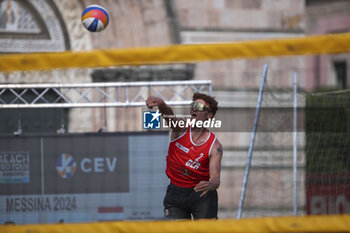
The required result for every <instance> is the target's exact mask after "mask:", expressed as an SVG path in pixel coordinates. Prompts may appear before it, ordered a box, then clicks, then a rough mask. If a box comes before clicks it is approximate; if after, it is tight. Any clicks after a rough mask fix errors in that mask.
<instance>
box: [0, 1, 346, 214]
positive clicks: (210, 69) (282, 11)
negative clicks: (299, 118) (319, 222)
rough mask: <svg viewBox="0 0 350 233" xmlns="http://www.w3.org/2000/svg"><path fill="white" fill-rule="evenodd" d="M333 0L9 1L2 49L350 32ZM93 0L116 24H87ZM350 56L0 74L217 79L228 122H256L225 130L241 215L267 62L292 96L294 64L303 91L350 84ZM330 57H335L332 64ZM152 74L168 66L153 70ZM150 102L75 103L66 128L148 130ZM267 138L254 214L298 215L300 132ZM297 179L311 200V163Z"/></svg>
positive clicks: (226, 161)
mask: <svg viewBox="0 0 350 233" xmlns="http://www.w3.org/2000/svg"><path fill="white" fill-rule="evenodd" d="M317 2H322V3H321V4H318V3H317ZM324 2H328V1H307V0H306V1H305V0H284V1H279V0H201V1H197V0H141V1H137V0H130V1H125V0H113V1H112V0H94V1H92V0H27V1H18V0H2V1H0V4H1V5H0V6H1V8H0V15H1V16H0V53H17V52H20V53H32V52H59V51H69V50H71V51H85V50H92V49H110V48H133V47H148V46H162V45H171V44H191V43H214V42H234V41H244V40H260V39H268V38H286V37H298V36H304V35H305V34H321V33H329V32H340V31H341V32H343V31H349V29H350V24H349V23H348V22H350V20H349V14H348V13H347V12H349V11H348V10H349V8H350V6H349V3H347V1H332V2H334V3H324ZM90 4H99V5H102V6H104V7H105V8H106V9H108V11H109V14H110V24H109V26H108V28H107V29H105V30H104V31H102V32H100V33H89V32H88V31H86V30H85V29H84V28H83V27H82V25H81V22H80V15H81V12H82V11H83V9H84V8H85V7H86V6H88V5H90ZM324 4H326V5H324ZM11 10H12V13H11ZM11 14H12V16H13V15H15V16H17V17H16V20H14V21H10V19H7V18H6V20H5V15H6V17H7V16H8V17H10V16H11ZM330 22H331V23H330ZM344 62H345V67H346V68H345V70H346V69H347V68H348V67H349V57H348V55H333V56H312V57H311V56H293V57H266V58H261V59H236V60H224V61H210V62H199V63H195V64H177V65H174V66H172V65H170V66H143V67H110V68H108V69H68V70H61V69H59V70H52V71H33V72H12V73H0V82H1V83H88V82H101V81H102V82H118V81H152V80H175V79H176V80H177V79H179V77H180V78H181V79H194V80H212V84H213V91H214V96H215V97H216V98H217V99H218V101H219V103H220V107H221V113H219V114H218V117H219V118H222V119H227V121H229V123H228V124H227V125H228V128H229V129H231V128H234V127H235V125H236V124H237V122H240V123H239V124H243V125H246V126H247V127H246V128H244V129H241V130H231V131H230V130H227V132H220V131H219V132H216V133H217V136H218V138H219V140H220V141H221V142H222V143H223V145H224V158H223V171H222V177H223V179H222V185H221V187H220V190H219V199H220V210H221V211H220V215H221V217H235V214H236V210H237V207H238V201H239V196H240V192H241V187H242V183H241V182H242V180H243V173H244V168H245V158H246V152H247V150H248V146H249V142H250V131H251V127H252V119H251V118H245V117H237V115H238V114H237V112H238V110H239V109H242V108H248V109H252V108H254V107H255V106H256V100H257V90H258V88H259V85H260V81H261V74H262V70H263V65H264V64H268V65H269V71H268V77H267V78H268V80H267V82H268V84H269V88H270V89H269V90H282V94H283V93H287V95H290V93H291V91H290V89H291V87H292V74H293V72H297V74H298V86H299V88H300V90H313V89H315V88H317V87H318V86H322V85H326V86H329V85H331V86H336V85H343V86H344V81H342V80H343V79H342V78H341V77H339V78H337V77H338V76H337V72H336V71H335V70H334V69H335V68H336V67H340V68H338V69H344ZM329 64H333V68H332V66H331V65H329ZM310 67H312V68H311V69H310ZM315 67H322V69H321V71H317V70H315V69H313V68H315ZM334 67H335V68H334ZM323 71H325V72H323ZM145 73H151V74H154V73H157V74H159V75H157V77H155V76H152V75H150V76H149V75H148V76H147V75H145ZM170 73H171V74H172V75H171V77H169V74H170ZM337 80H338V81H337ZM345 80H346V81H345V86H346V87H348V86H349V74H347V76H346V79H345ZM271 103H272V104H274V105H275V107H276V106H277V107H278V106H280V105H281V104H283V103H281V102H280V101H279V100H278V99H276V100H274V101H272V102H271ZM271 103H270V104H271ZM301 104H302V103H301ZM267 107H270V106H268V105H267ZM141 111H142V110H141V109H140V108H103V109H102V108H101V109H98V108H96V109H70V110H69V111H68V112H67V113H66V114H67V120H66V121H67V122H66V127H67V131H68V132H97V131H98V130H100V129H101V128H103V130H105V131H109V132H115V131H118V132H123V131H140V130H142V118H141V117H142V115H141V114H140V112H141ZM276 121H277V120H276ZM130 122H133V123H132V124H130ZM258 137H260V139H259V140H257V143H256V145H257V147H258V148H257V149H256V150H255V155H254V156H255V158H256V160H254V161H253V170H252V173H251V175H250V177H253V179H252V181H250V185H249V187H248V188H249V190H252V191H249V193H248V194H247V195H248V196H247V202H246V203H247V209H248V211H247V216H252V215H273V214H276V215H281V214H288V215H290V214H291V209H292V204H293V202H292V201H293V196H292V194H293V193H292V191H291V186H290V185H291V183H290V182H291V180H290V178H291V173H290V172H291V168H292V167H291V161H290V158H291V157H290V155H291V154H290V152H291V149H292V146H293V145H292V143H291V142H292V138H291V135H290V134H288V135H285V133H283V132H280V133H279V134H277V136H276V134H274V135H271V134H266V133H262V134H260V135H258ZM299 138H300V139H299V141H298V146H299V147H300V148H302V147H303V143H304V142H303V135H302V134H300V137H299ZM286 151H287V152H286ZM286 153H287V154H288V155H286V156H284V157H283V158H284V159H283V160H282V159H281V156H282V155H283V154H286ZM279 160H280V161H279ZM266 161H269V162H266ZM303 164H304V155H303V153H302V152H301V154H300V158H299V165H300V167H301V168H302V167H303ZM285 171H287V172H285ZM267 180H273V181H274V183H271V184H270V183H268V182H267ZM298 182H299V186H300V187H301V188H300V189H299V197H300V198H299V202H298V205H299V206H300V207H301V209H302V208H303V205H304V196H303V195H304V190H303V189H302V187H303V171H302V169H301V172H300V177H299V178H298ZM287 183H288V184H287ZM287 186H288V187H287ZM264 190H265V191H264ZM266 190H267V191H266ZM275 190H277V191H275ZM273 194H276V197H273ZM262 195H265V196H266V199H263V198H261V196H262ZM266 203H268V206H267V207H266V205H265V204H266ZM301 211H302V210H301Z"/></svg>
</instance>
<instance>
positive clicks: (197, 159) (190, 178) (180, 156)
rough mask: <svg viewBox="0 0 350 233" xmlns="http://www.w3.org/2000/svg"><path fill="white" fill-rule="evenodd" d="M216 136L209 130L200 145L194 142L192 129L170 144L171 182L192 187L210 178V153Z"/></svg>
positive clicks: (169, 173)
mask: <svg viewBox="0 0 350 233" xmlns="http://www.w3.org/2000/svg"><path fill="white" fill-rule="evenodd" d="M215 140H216V136H215V135H214V134H213V133H211V132H209V135H208V138H207V140H206V141H205V142H203V143H202V144H200V145H196V144H194V143H193V142H192V135H191V129H190V128H188V129H187V131H186V132H185V133H184V134H183V135H181V136H180V137H178V138H176V139H174V140H173V141H171V142H170V144H169V150H168V155H167V159H166V161H167V166H166V174H167V176H168V177H169V179H170V181H171V183H173V184H174V185H176V186H180V187H183V188H192V187H194V186H196V185H197V184H198V183H199V181H201V180H205V181H208V180H209V155H210V152H211V149H212V147H213V145H214V142H215Z"/></svg>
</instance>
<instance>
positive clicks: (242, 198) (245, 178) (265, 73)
mask: <svg viewBox="0 0 350 233" xmlns="http://www.w3.org/2000/svg"><path fill="white" fill-rule="evenodd" d="M267 70H268V65H267V64H265V65H264V70H263V75H262V78H261V83H260V88H259V97H258V103H257V105H256V110H255V117H254V124H253V130H252V134H251V138H250V144H249V149H248V157H247V164H246V168H245V172H244V177H243V186H242V192H241V197H240V200H239V206H238V213H237V219H240V218H241V216H242V210H243V205H244V198H245V193H246V188H247V181H248V176H249V170H250V164H251V162H252V156H253V147H254V141H255V133H256V128H257V125H258V120H259V113H260V106H261V101H262V96H263V92H264V85H265V79H266V75H267Z"/></svg>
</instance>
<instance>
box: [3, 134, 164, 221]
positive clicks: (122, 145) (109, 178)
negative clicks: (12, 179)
mask: <svg viewBox="0 0 350 233" xmlns="http://www.w3.org/2000/svg"><path fill="white" fill-rule="evenodd" d="M168 143H169V137H168V133H167V132H152V133H123V134H118V133H103V134H91V135H88V134H74V135H69V134H67V135H55V136H53V135H51V136H43V137H40V136H21V137H11V136H9V137H0V146H1V149H2V152H3V154H4V153H5V152H6V153H7V154H8V152H16V151H17V152H18V153H17V154H20V153H19V152H21V153H22V157H21V156H18V157H17V160H18V163H19V162H20V160H23V161H24V162H26V163H27V164H29V168H28V166H27V168H26V169H27V171H29V177H30V179H29V183H9V182H7V183H0V224H3V223H5V222H14V223H16V224H30V223H59V222H90V221H110V220H122V219H161V218H163V215H164V214H163V203H162V200H163V198H164V195H165V191H166V186H167V185H168V182H169V181H168V179H167V177H166V175H165V173H164V171H165V156H166V154H167V149H168ZM16 148H17V150H16ZM23 152H25V153H23ZM13 154H16V153H13ZM27 154H28V155H29V160H28V159H27V158H28V157H23V156H24V155H27ZM3 158H5V159H6V162H7V160H8V158H9V157H8V156H5V157H2V159H3ZM23 158H25V159H23ZM23 170H24V169H23ZM42 174H43V175H42ZM7 181H9V180H7Z"/></svg>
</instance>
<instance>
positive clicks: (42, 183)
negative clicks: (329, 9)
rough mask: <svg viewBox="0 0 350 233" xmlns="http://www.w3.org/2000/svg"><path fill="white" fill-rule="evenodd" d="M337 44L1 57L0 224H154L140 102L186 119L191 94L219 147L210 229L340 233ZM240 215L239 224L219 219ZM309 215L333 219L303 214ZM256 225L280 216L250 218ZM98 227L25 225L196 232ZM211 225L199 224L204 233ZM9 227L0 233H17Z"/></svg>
mask: <svg viewBox="0 0 350 233" xmlns="http://www.w3.org/2000/svg"><path fill="white" fill-rule="evenodd" d="M349 42H350V34H349V33H347V34H332V35H320V36H309V37H297V38H287V39H276V40H258V41H246V42H236V43H220V44H200V45H198V44H197V45H174V46H164V47H152V48H134V49H120V50H95V51H90V52H88V51H86V52H63V53H37V54H2V55H0V72H1V73H0V80H1V83H2V84H1V88H0V108H1V114H0V117H1V121H2V122H7V124H2V125H1V126H0V128H1V132H0V133H1V136H0V145H1V150H0V153H1V154H0V158H1V160H0V165H1V167H0V169H1V170H0V171H1V177H0V179H1V182H0V187H1V189H0V192H1V194H0V200H1V203H2V204H1V206H0V211H1V223H6V222H7V223H11V222H14V223H15V224H29V223H34V224H35V223H58V222H64V223H73V222H95V221H108V220H164V219H163V207H162V199H163V197H164V193H165V189H166V185H167V183H168V180H167V178H166V175H165V174H164V169H165V156H166V153H167V144H168V140H169V139H168V129H167V128H164V127H163V125H162V122H161V119H160V122H159V128H157V127H158V125H151V124H148V123H150V122H148V121H149V118H148V116H149V114H152V111H153V110H149V109H146V108H145V106H144V105H143V103H144V101H145V99H146V98H147V97H148V96H149V95H156V96H159V97H161V98H163V99H165V100H166V102H167V103H169V104H170V105H171V106H173V107H174V110H175V113H176V114H179V115H188V111H189V109H188V104H189V103H190V101H191V97H192V94H193V93H194V92H197V91H198V92H205V93H209V94H211V95H213V96H214V97H216V99H217V100H218V101H219V111H218V113H217V116H215V118H216V119H217V120H220V121H221V122H222V125H221V127H219V128H215V127H214V128H213V129H212V130H213V131H214V133H215V134H216V135H217V137H218V139H219V140H220V142H221V143H222V144H223V146H224V156H223V160H222V172H221V186H220V188H219V190H218V193H219V218H220V219H226V220H225V221H223V220H222V221H219V222H220V224H221V223H222V224H223V226H225V227H221V228H215V229H216V231H218V230H217V229H222V232H225V229H227V230H232V231H234V230H235V229H237V231H239V230H238V229H243V228H244V229H245V230H244V231H251V232H253V231H259V232H261V231H266V232H272V231H274V230H273V229H275V227H277V230H278V231H281V232H284V231H285V232H287V231H293V232H311V231H325V232H341V231H344V228H342V227H344V226H345V227H346V226H347V227H348V225H347V224H348V223H347V222H349V221H348V215H346V214H347V213H350V189H349V187H350V186H349V174H350V173H349V167H350V166H349V159H348V151H349V149H350V148H349V145H350V143H348V142H349V127H348V126H347V122H348V113H349V105H348V103H349V101H347V100H348V96H349V95H348V92H347V91H346V89H345V90H342V91H341V92H338V91H334V90H339V89H344V88H346V81H345V85H344V75H343V76H342V73H341V72H342V70H344V62H343V61H346V59H348V57H349V51H350V43H349ZM325 64H327V65H325ZM345 64H346V63H345ZM264 65H267V66H268V72H267V75H266V80H265V81H264V84H265V86H264V90H263V92H262V93H261V106H260V109H259V118H258V119H257V121H256V123H257V125H256V126H257V127H256V130H255V131H254V132H255V137H254V144H253V145H252V144H251V141H252V131H253V126H254V120H255V116H256V111H257V101H258V98H259V87H260V85H261V82H262V79H261V77H262V73H263V67H264ZM294 75H296V76H297V83H296V84H297V92H295V91H294V86H293V77H294ZM345 77H346V75H345ZM324 87H327V88H326V89H324V90H322V92H321V94H320V93H319V89H320V88H324ZM329 89H331V90H329ZM315 90H317V91H315ZM295 99H296V100H297V106H295V105H294V103H295V102H294V101H295ZM295 107H296V108H295ZM295 109H296V110H297V113H296V115H294V112H295ZM154 111H155V110H154ZM295 119H297V121H296V125H294V120H295ZM294 126H295V127H296V128H295V127H294ZM250 149H251V161H250V164H248V163H247V157H248V151H249V150H250ZM295 152H296V154H295ZM295 155H296V157H295ZM247 164H248V165H249V166H247ZM247 167H249V174H245V171H246V169H247ZM245 177H246V178H245ZM244 180H246V188H245V191H244V197H243V198H244V203H243V204H242V205H241V209H240V200H241V199H242V186H243V185H242V183H243V181H244ZM239 209H240V210H239ZM239 211H241V213H242V219H241V220H240V221H237V220H229V219H234V218H237V216H238V212H239ZM315 214H317V215H318V214H325V215H326V214H344V215H334V216H328V217H327V216H322V217H316V216H315V217H312V218H311V217H310V216H307V217H304V216H305V215H315ZM292 215H297V217H289V216H292ZM266 216H270V217H271V216H278V217H282V216H285V218H262V219H260V218H259V219H254V220H253V219H251V217H266ZM246 218H249V219H246ZM325 218H326V219H327V221H328V220H330V222H329V223H330V224H328V225H327V226H325V225H324V224H323V223H324V222H325ZM242 220H244V221H242ZM314 221H315V222H314ZM316 222H317V224H320V225H317V224H315V223H316ZM103 224H105V225H94V224H87V225H84V224H82V225H74V226H73V225H70V224H68V225H66V224H64V225H59V226H56V225H47V226H44V225H38V226H33V227H34V228H35V227H38V229H43V230H44V228H45V227H46V228H45V230H47V229H48V228H50V229H51V227H53V228H52V229H54V228H55V229H56V228H57V229H56V230H57V231H59V230H61V231H63V230H64V229H65V227H68V228H69V227H73V228H74V229H73V228H72V230H74V231H75V230H79V231H80V230H82V229H88V228H89V227H91V226H94V227H96V228H91V229H96V230H97V231H102V228H103V227H108V229H119V227H121V229H128V230H130V231H131V230H133V231H138V230H141V229H143V230H144V232H147V231H156V230H155V229H162V230H164V229H165V231H167V232H171V231H172V229H176V230H178V227H175V225H176V226H179V227H180V226H181V227H183V229H184V231H187V230H188V231H190V230H191V229H193V227H195V225H192V224H196V223H185V222H184V223H169V222H167V221H160V222H159V221H157V222H153V221H152V222H151V223H149V225H152V224H154V226H155V227H151V226H148V225H147V224H148V223H139V222H135V223H127V222H125V223H124V222H118V223H103ZM114 224H117V225H114ZM142 224H146V225H147V227H146V226H144V227H143V226H141V225H142ZM172 224H175V225H174V226H173V225H172ZM215 224H216V222H212V221H208V222H206V221H203V226H205V227H206V228H205V229H206V230H208V231H209V230H210V229H213V228H212V227H214V226H216V225H215ZM218 224H219V223H218ZM236 224H237V228H235V227H233V226H232V225H236ZM249 224H251V225H254V226H255V228H256V229H252V228H251V227H248V225H249ZM304 224H306V225H304ZM163 225H164V227H163ZM152 226H153V225H152ZM170 226H172V227H170ZM238 226H239V227H238ZM299 226H300V227H299ZM317 226H320V228H319V229H318V228H317ZM20 227H21V226H16V227H15V228H6V227H5V228H4V227H3V226H2V228H3V229H4V230H5V232H6V231H8V232H12V231H17V230H21V229H23V230H24V229H28V228H25V226H23V228H20ZM75 227H76V228H75ZM100 227H101V229H100ZM149 227H150V228H149ZM226 227H227V228H226ZM240 227H243V228H240ZM34 228H33V229H34ZM11 229H12V230H11ZM15 229H16V230H15ZM203 229H204V228H203ZM316 229H317V230H316ZM210 231H211V230H210Z"/></svg>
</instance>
